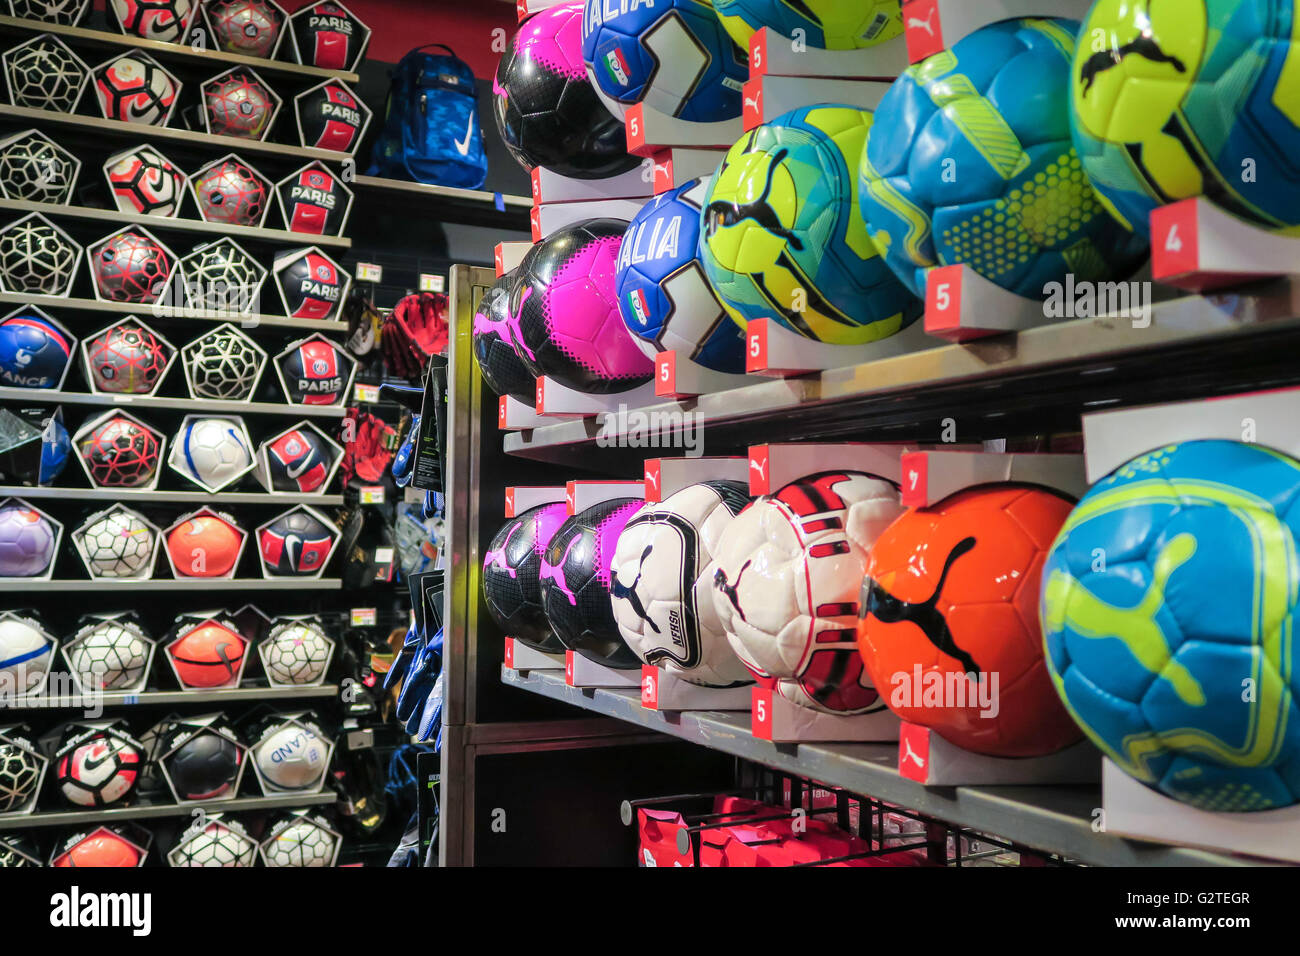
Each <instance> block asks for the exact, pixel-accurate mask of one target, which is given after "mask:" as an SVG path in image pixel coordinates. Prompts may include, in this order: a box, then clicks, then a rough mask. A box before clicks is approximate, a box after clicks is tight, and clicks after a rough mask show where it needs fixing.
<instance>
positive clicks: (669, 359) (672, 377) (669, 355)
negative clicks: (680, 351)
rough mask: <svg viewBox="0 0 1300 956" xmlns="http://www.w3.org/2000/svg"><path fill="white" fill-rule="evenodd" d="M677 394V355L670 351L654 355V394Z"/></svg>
mask: <svg viewBox="0 0 1300 956" xmlns="http://www.w3.org/2000/svg"><path fill="white" fill-rule="evenodd" d="M676 393H677V353H676V352H674V351H672V350H671V349H670V350H669V351H667V352H659V353H657V354H656V355H655V394H656V395H675V394H676Z"/></svg>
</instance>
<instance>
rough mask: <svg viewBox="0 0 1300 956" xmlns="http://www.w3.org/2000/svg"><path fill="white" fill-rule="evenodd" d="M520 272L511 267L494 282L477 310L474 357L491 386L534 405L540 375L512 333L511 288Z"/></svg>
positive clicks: (489, 386) (495, 389)
mask: <svg viewBox="0 0 1300 956" xmlns="http://www.w3.org/2000/svg"><path fill="white" fill-rule="evenodd" d="M516 276H517V273H516V272H515V270H511V271H510V272H507V273H506V274H505V275H503V276H502V277H501V278H500V279H497V281H496V282H494V283H493V284H492V287H491V288H489V289H488V290H487V292H485V293H484V294H483V298H482V299H480V300H479V303H478V310H477V311H476V312H475V313H474V357H475V358H476V359H478V367H479V370H480V371H482V373H483V380H484V381H485V382H487V384H488V388H490V389H492V391H494V392H496V393H497V394H498V395H509V396H510V397H511V398H515V399H518V400H519V401H521V402H524V403H525V404H527V405H530V406H531V405H532V404H533V389H534V386H535V385H536V381H537V379H536V377H535V376H534V375H533V373H532V372H530V371H528V366H527V365H525V364H524V362H523V359H521V358H520V357H519V353H518V352H516V351H515V346H514V342H513V341H512V339H511V334H510V320H511V317H510V290H511V289H512V288H513V287H514V284H515V279H516Z"/></svg>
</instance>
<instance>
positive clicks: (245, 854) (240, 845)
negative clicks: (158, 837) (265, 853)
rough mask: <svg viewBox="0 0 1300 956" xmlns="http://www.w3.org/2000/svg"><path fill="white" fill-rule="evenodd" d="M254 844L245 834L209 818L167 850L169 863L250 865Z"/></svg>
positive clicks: (255, 848)
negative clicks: (209, 820) (169, 850)
mask: <svg viewBox="0 0 1300 956" xmlns="http://www.w3.org/2000/svg"><path fill="white" fill-rule="evenodd" d="M256 859H257V844H256V843H254V842H253V841H252V840H251V839H249V838H248V836H247V835H245V834H243V833H240V832H238V831H237V830H232V829H231V828H230V827H228V826H226V825H225V824H224V823H222V822H220V821H219V820H213V821H211V822H210V823H208V825H207V826H205V827H204V828H203V829H202V830H199V831H197V832H195V833H192V834H189V835H188V836H186V837H184V838H182V840H181V841H180V842H179V843H177V844H176V846H174V847H172V849H171V852H170V853H168V854H167V863H168V864H169V865H170V866H230V867H240V866H252V865H253V863H254V861H255V860H256Z"/></svg>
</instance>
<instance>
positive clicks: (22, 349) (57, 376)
mask: <svg viewBox="0 0 1300 956" xmlns="http://www.w3.org/2000/svg"><path fill="white" fill-rule="evenodd" d="M71 356H72V343H71V342H70V341H69V340H68V336H67V335H66V334H65V333H64V332H63V330H62V329H60V328H58V327H57V326H55V325H54V323H53V322H52V321H50V320H49V319H47V318H46V317H45V316H44V315H43V314H41V313H38V312H35V311H32V312H27V311H24V310H20V311H19V312H18V313H17V314H15V315H10V316H9V317H8V318H6V319H4V320H3V321H0V383H3V384H4V385H7V386H9V387H11V388H12V387H17V388H58V387H59V384H60V383H61V382H62V381H63V373H64V370H65V369H66V368H67V367H68V359H69V358H71Z"/></svg>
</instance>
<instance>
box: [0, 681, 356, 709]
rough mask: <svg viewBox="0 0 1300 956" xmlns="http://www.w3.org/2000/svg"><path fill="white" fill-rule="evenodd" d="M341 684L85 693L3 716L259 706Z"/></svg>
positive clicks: (38, 701) (16, 705)
mask: <svg viewBox="0 0 1300 956" xmlns="http://www.w3.org/2000/svg"><path fill="white" fill-rule="evenodd" d="M338 691H339V688H338V685H337V684H322V685H320V686H319V687H234V688H227V689H226V690H189V691H182V690H142V691H137V692H136V693H134V694H99V695H95V694H83V695H79V696H72V697H35V698H33V699H32V700H31V702H30V703H28V702H26V701H23V700H21V699H19V700H14V701H12V702H8V703H4V704H0V713H3V712H5V711H10V710H31V709H33V708H37V707H39V708H41V709H43V710H50V709H57V708H69V707H85V706H91V705H102V706H104V707H133V706H139V707H145V706H148V705H150V704H256V703H259V702H261V701H264V700H308V699H313V698H322V697H335V696H337V695H338Z"/></svg>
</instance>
